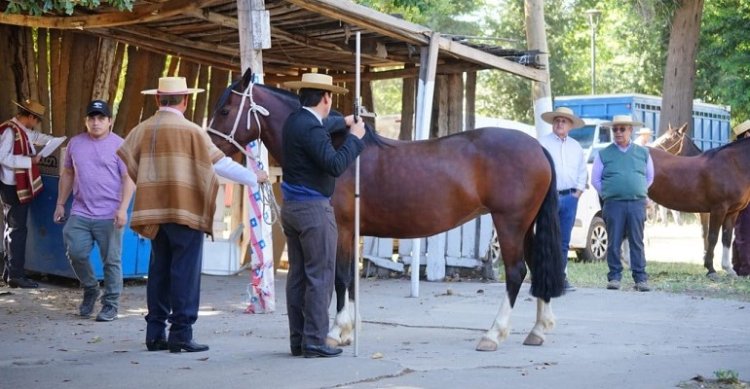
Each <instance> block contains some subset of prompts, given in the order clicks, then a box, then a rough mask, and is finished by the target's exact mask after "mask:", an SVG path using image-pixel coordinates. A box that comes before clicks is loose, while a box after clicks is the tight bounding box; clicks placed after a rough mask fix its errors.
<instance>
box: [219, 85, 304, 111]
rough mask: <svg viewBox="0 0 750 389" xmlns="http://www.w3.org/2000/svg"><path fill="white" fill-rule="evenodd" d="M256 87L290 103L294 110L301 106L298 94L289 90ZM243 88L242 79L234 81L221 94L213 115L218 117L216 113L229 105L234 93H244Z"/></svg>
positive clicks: (266, 86)
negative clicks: (230, 97)
mask: <svg viewBox="0 0 750 389" xmlns="http://www.w3.org/2000/svg"><path fill="white" fill-rule="evenodd" d="M254 87H255V88H263V89H267V90H268V91H270V92H271V93H273V94H275V95H279V97H281V98H282V99H283V100H286V101H287V102H288V103H290V104H291V105H292V106H293V107H294V109H297V108H299V106H300V103H299V96H297V95H296V94H294V93H292V92H289V91H288V90H284V89H281V88H276V87H273V86H270V85H265V84H255V86H254ZM241 88H243V86H242V79H241V78H239V79H237V80H234V81H233V82H232V83H231V84H230V85H229V88H227V89H225V90H224V92H222V93H221V96H220V97H219V100H218V101H217V102H216V105H214V110H213V114H214V115H216V111H217V110H218V109H219V108H221V107H223V106H224V105H225V104H226V103H227V100H229V96H231V94H232V91H235V92H242V89H241Z"/></svg>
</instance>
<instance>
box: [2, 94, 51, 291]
mask: <svg viewBox="0 0 750 389" xmlns="http://www.w3.org/2000/svg"><path fill="white" fill-rule="evenodd" d="M13 104H15V105H17V106H18V114H16V116H15V117H13V118H12V119H10V120H8V121H6V122H5V123H2V124H0V199H2V202H3V216H4V217H5V234H4V239H3V247H4V249H5V258H4V269H3V281H5V282H6V283H7V284H8V286H10V287H11V288H36V287H38V286H39V285H38V284H37V283H36V282H34V281H33V280H30V279H28V278H26V273H25V270H24V266H25V265H26V234H27V230H26V218H27V215H28V212H29V203H30V202H31V200H32V199H33V198H34V197H36V195H37V194H39V192H40V191H41V190H42V179H41V177H40V175H39V169H38V168H37V164H38V163H39V161H40V160H41V158H42V156H41V155H39V154H37V151H36V149H35V148H34V143H36V144H44V143H47V142H48V141H50V140H52V139H54V138H53V137H52V136H50V135H45V134H42V133H41V132H38V131H33V130H32V129H33V128H34V127H36V126H38V125H39V123H41V122H42V118H43V117H44V110H45V108H44V106H43V105H42V104H40V103H39V102H37V101H34V100H23V101H21V102H20V103H17V102H15V101H14V102H13Z"/></svg>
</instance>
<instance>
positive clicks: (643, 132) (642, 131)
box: [635, 127, 654, 135]
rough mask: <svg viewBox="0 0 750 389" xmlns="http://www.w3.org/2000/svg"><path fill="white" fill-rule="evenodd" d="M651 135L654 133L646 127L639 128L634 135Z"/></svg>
mask: <svg viewBox="0 0 750 389" xmlns="http://www.w3.org/2000/svg"><path fill="white" fill-rule="evenodd" d="M653 133H654V132H653V131H651V129H650V128H648V127H643V128H641V129H640V130H638V132H636V133H635V134H636V135H651V134H653Z"/></svg>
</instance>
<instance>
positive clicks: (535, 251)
mask: <svg viewBox="0 0 750 389" xmlns="http://www.w3.org/2000/svg"><path fill="white" fill-rule="evenodd" d="M251 77H252V75H251V74H250V72H249V70H248V71H247V72H246V73H245V75H244V76H243V78H242V80H239V81H236V82H235V83H233V84H232V85H231V86H230V87H229V88H228V89H227V91H225V94H224V96H222V98H221V99H220V101H219V102H218V104H217V107H216V110H215V112H214V115H213V118H212V124H211V127H212V129H211V130H209V131H210V132H214V131H218V132H221V133H222V134H224V135H220V136H216V135H212V136H213V137H214V142H215V143H216V144H217V145H218V146H219V147H220V148H222V150H224V152H225V153H226V154H232V153H234V152H236V150H234V149H233V148H234V147H233V146H232V145H231V144H230V143H229V142H227V141H226V138H227V137H228V136H229V134H231V135H232V138H233V141H236V143H239V144H240V145H245V144H247V143H248V142H250V141H252V140H255V139H257V138H258V137H260V139H261V141H262V142H263V144H264V145H265V146H266V148H267V149H268V151H269V153H270V154H271V155H272V156H273V157H274V159H276V161H277V162H279V163H280V164H281V165H282V166H283V164H284V159H283V155H282V153H281V149H282V133H281V129H282V127H283V124H284V121H285V120H286V118H287V116H289V114H291V113H292V112H294V111H295V110H297V109H300V104H299V102H298V99H297V96H296V95H294V94H292V93H290V92H287V91H284V90H280V89H276V88H272V87H268V86H264V85H259V84H253V83H252V82H250V79H251ZM258 125H260V129H259V128H258ZM363 140H364V141H365V144H366V147H365V149H364V151H363V152H362V154H361V155H360V166H361V167H360V169H361V173H360V177H361V178H360V182H361V184H360V185H361V193H362V197H361V200H360V203H361V221H360V228H361V232H362V234H363V235H368V236H377V237H395V238H417V237H424V236H430V235H433V234H437V233H440V232H443V231H447V230H449V229H451V228H453V227H456V226H458V225H460V224H462V223H464V222H467V221H469V220H471V219H473V218H475V217H477V216H478V215H481V214H484V213H490V214H491V215H492V220H493V222H494V225H495V229H496V230H497V234H498V236H499V238H500V242H501V243H500V245H501V250H502V256H503V261H504V264H505V274H506V280H507V283H506V290H507V295H506V298H505V300H504V301H503V304H502V306H501V307H500V311H499V313H498V315H497V317H496V318H495V321H494V322H493V324H492V327H491V328H490V329H489V330H488V331H487V332H486V333H485V335H484V336H483V338H482V339H481V340H480V342H479V344H478V345H477V350H481V351H494V350H496V349H497V346H498V344H499V343H500V342H501V341H502V340H503V339H504V338H505V337H506V336H507V335H508V333H509V317H510V313H511V311H512V308H513V306H514V304H515V302H516V297H517V296H518V293H519V290H520V288H521V283H522V282H523V280H524V278H525V276H526V263H528V265H529V268H530V270H531V274H532V283H531V293H532V295H533V296H535V297H537V321H536V324H535V326H534V328H533V329H532V330H531V332H530V333H529V335H528V337H527V338H526V340H525V341H524V343H525V344H531V345H541V344H542V343H543V341H544V332H545V331H546V330H549V329H551V328H552V326H553V325H554V316H553V315H552V312H551V310H550V308H549V307H550V305H549V302H550V299H551V298H552V297H558V296H560V295H561V294H562V293H563V279H564V274H563V265H562V258H561V255H560V254H561V253H560V244H561V243H560V236H559V219H558V217H557V192H556V188H555V185H554V182H555V171H554V166H553V164H552V161H551V159H550V156H549V154H548V153H546V151H544V149H543V148H542V147H541V146H540V145H539V143H538V142H537V141H536V140H534V139H533V138H531V137H529V136H528V135H525V134H523V133H521V132H517V131H512V130H502V129H492V128H489V129H481V130H475V131H468V132H464V133H460V134H455V135H451V136H447V137H444V138H440V139H431V140H426V141H417V142H403V141H395V140H390V139H386V138H382V137H380V136H378V135H377V134H376V133H375V132H374V131H373V129H372V128H369V127H368V128H367V133H366V135H365V137H364V138H363ZM334 143H335V142H334ZM352 165H354V164H352ZM354 174H355V172H354V167H353V166H351V167H350V168H349V169H348V170H347V171H346V172H345V173H344V174H343V175H342V176H341V177H339V179H338V180H337V184H336V189H335V192H334V194H333V197H332V199H331V200H332V203H333V205H334V209H335V214H336V222H337V225H338V232H339V239H338V251H337V258H336V261H337V265H336V297H337V312H338V313H337V315H336V319H335V323H334V327H333V328H332V330H331V332H330V333H329V335H328V336H329V339H328V341H327V342H328V343H329V344H349V342H350V341H351V336H352V335H351V330H352V327H353V318H352V313H351V312H352V309H351V308H350V306H351V304H352V303H351V302H350V301H349V298H348V296H353V294H351V293H349V291H350V290H351V289H352V276H353V272H352V269H353V253H354V251H353V250H354V239H353V236H354V220H353V219H354ZM524 259H525V261H526V263H524ZM412 271H419V270H418V269H412ZM347 295H348V296H347Z"/></svg>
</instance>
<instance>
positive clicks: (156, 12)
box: [0, 0, 217, 30]
mask: <svg viewBox="0 0 750 389" xmlns="http://www.w3.org/2000/svg"><path fill="white" fill-rule="evenodd" d="M216 2H217V0H209V1H199V0H171V1H167V2H165V3H158V4H148V5H142V6H135V7H133V11H132V12H122V11H114V12H110V13H103V14H93V15H80V16H30V15H14V14H8V13H4V12H3V13H0V24H12V25H16V26H27V27H46V28H57V29H77V30H81V29H87V28H96V27H113V26H123V25H129V24H136V23H138V24H142V23H149V22H154V21H158V20H162V19H166V18H170V17H172V16H177V15H180V14H184V13H185V12H188V11H191V10H197V9H200V8H202V7H209V6H211V5H213V4H214V3H216Z"/></svg>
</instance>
